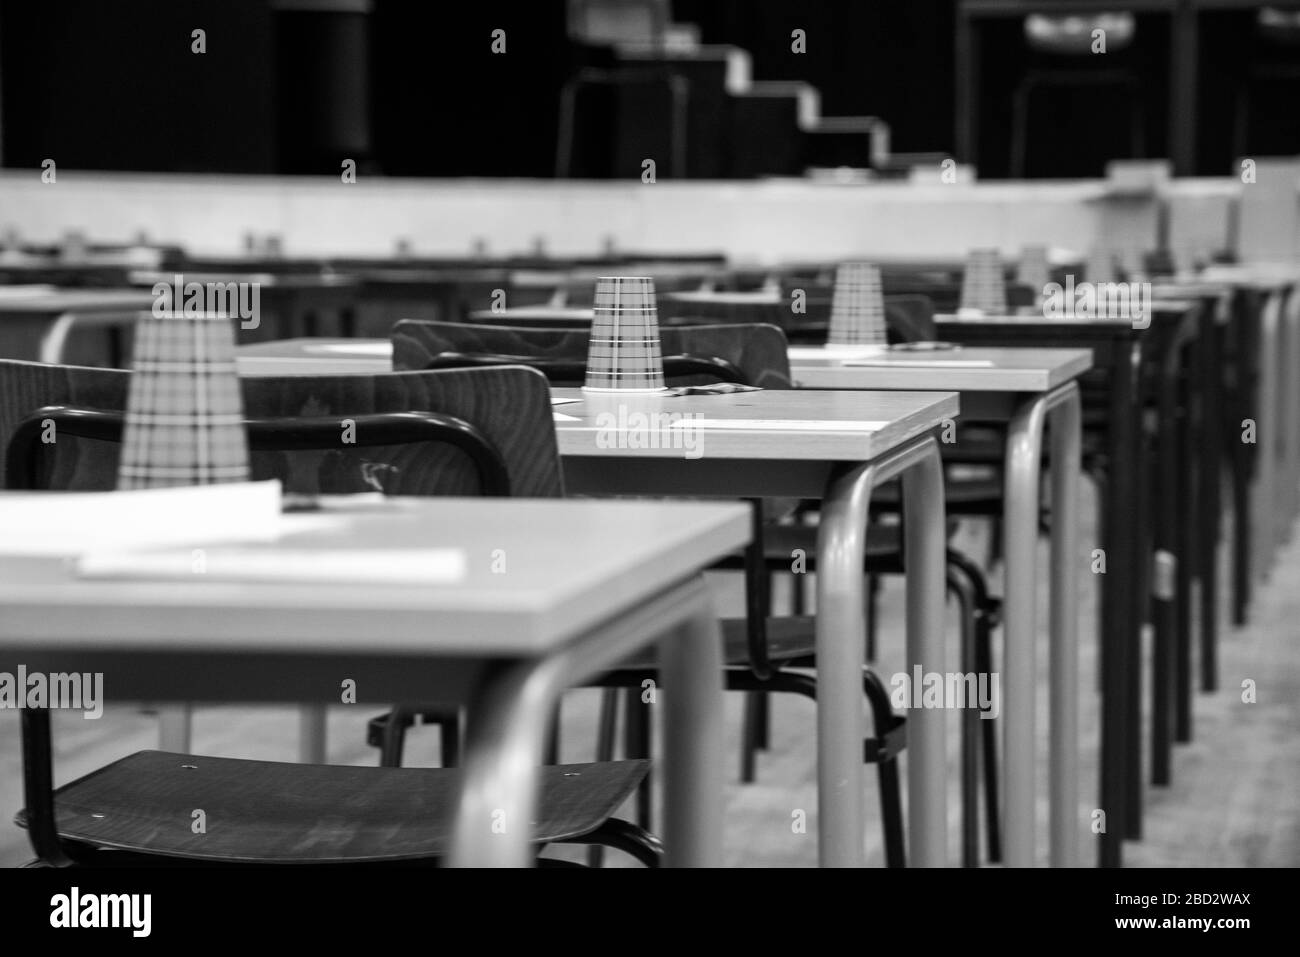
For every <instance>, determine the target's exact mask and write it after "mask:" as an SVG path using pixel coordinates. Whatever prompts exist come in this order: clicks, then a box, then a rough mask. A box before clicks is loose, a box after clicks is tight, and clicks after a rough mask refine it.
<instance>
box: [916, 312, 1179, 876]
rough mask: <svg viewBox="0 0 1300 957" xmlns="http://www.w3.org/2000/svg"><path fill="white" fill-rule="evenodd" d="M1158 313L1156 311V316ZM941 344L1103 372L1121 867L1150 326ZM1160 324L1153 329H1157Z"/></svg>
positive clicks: (1115, 810) (1053, 327)
mask: <svg viewBox="0 0 1300 957" xmlns="http://www.w3.org/2000/svg"><path fill="white" fill-rule="evenodd" d="M1153 312H1157V313H1158V312H1159V307H1155V308H1154V309H1153ZM935 324H936V329H937V335H938V336H939V338H940V339H945V340H953V341H957V342H961V343H963V344H964V345H979V346H993V347H1000V346H1008V345H1017V346H1036V347H1037V346H1041V347H1066V346H1068V347H1072V348H1078V347H1087V348H1090V349H1092V354H1093V363H1094V365H1095V366H1096V367H1097V368H1098V369H1099V370H1104V371H1105V373H1106V388H1107V399H1106V401H1107V430H1106V433H1107V448H1106V451H1107V459H1108V461H1109V463H1110V472H1109V475H1108V478H1107V482H1106V487H1105V493H1104V504H1103V514H1104V520H1103V523H1102V524H1103V531H1102V535H1103V536H1104V537H1103V539H1102V547H1103V548H1104V550H1105V554H1106V563H1107V565H1106V567H1107V572H1106V575H1105V577H1104V579H1103V581H1102V590H1101V621H1100V629H1101V661H1102V719H1101V736H1102V748H1101V750H1102V761H1101V764H1102V768H1101V800H1100V803H1099V804H1098V807H1099V808H1100V809H1101V810H1102V811H1104V813H1105V814H1106V831H1105V832H1104V833H1102V834H1100V835H1099V842H1100V848H1099V852H1098V854H1099V861H1100V863H1101V864H1102V866H1112V867H1115V866H1119V864H1120V861H1121V857H1122V853H1121V847H1122V845H1121V842H1122V840H1123V838H1124V837H1126V836H1127V837H1133V838H1136V837H1140V836H1141V830H1140V826H1141V825H1140V820H1141V818H1140V816H1141V794H1142V790H1141V789H1142V780H1141V761H1142V755H1141V751H1142V749H1141V739H1140V737H1139V734H1138V731H1139V729H1140V711H1139V708H1138V703H1139V701H1140V695H1141V684H1140V673H1139V670H1138V669H1137V668H1136V667H1135V666H1136V665H1137V664H1138V662H1139V660H1140V659H1139V658H1138V656H1137V652H1136V649H1137V648H1138V647H1139V641H1140V631H1139V622H1140V621H1141V611H1140V609H1141V586H1140V583H1142V582H1145V581H1146V579H1147V577H1148V576H1147V575H1146V574H1145V571H1144V569H1143V567H1142V566H1143V559H1142V557H1141V549H1140V544H1141V543H1140V541H1139V536H1138V534H1137V532H1138V531H1139V527H1138V526H1139V525H1140V523H1138V522H1135V521H1134V519H1135V516H1138V515H1140V514H1141V513H1140V511H1139V507H1138V503H1139V501H1140V499H1139V492H1140V480H1139V477H1140V476H1141V475H1143V474H1144V472H1143V462H1144V461H1145V450H1144V445H1143V443H1142V442H1141V441H1140V435H1139V429H1138V428H1137V421H1136V420H1137V415H1136V414H1135V410H1136V409H1137V408H1138V407H1139V404H1140V396H1141V392H1142V387H1143V380H1142V371H1143V358H1144V354H1145V353H1146V352H1147V351H1149V349H1150V345H1149V338H1150V336H1149V333H1150V331H1151V330H1150V326H1148V327H1139V326H1135V325H1133V324H1132V323H1131V322H1128V321H1117V320H1107V319H1069V320H1066V319H1051V320H1048V319H1044V318H1043V317H1042V316H1032V315H1028V316H982V317H969V318H968V317H958V316H945V315H939V316H936V317H935ZM1153 325H1154V323H1153Z"/></svg>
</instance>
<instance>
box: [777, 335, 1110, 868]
mask: <svg viewBox="0 0 1300 957" xmlns="http://www.w3.org/2000/svg"><path fill="white" fill-rule="evenodd" d="M855 363H861V364H855ZM790 364H791V373H792V374H793V376H794V378H795V380H796V382H797V384H798V385H799V386H801V387H803V388H813V389H955V390H958V391H960V392H961V393H962V396H961V401H962V418H963V419H965V420H967V421H975V422H980V421H999V422H1010V423H1011V424H1010V428H1009V431H1008V434H1007V444H1006V451H1005V457H1004V468H1005V471H1004V481H1005V485H1006V489H1005V496H1004V506H1003V507H1004V512H1003V521H1004V527H1005V535H1006V547H1005V555H1006V596H1005V598H1004V603H1003V627H1004V629H1005V635H1006V638H1005V642H1006V645H1005V647H1006V651H1005V653H1004V659H1003V660H1004V662H1005V664H1004V670H1005V671H1006V681H1005V684H1004V687H1003V700H1004V714H1005V721H1006V724H1005V747H1004V752H1005V755H1006V757H1005V762H1004V766H1005V776H1006V786H1005V794H1006V806H1005V818H1004V824H1003V833H1004V842H1005V860H1006V863H1007V864H1008V865H1009V866H1011V867H1026V866H1032V864H1033V862H1034V819H1035V816H1036V815H1035V803H1036V802H1035V788H1034V749H1035V747H1036V735H1035V723H1036V721H1035V713H1036V707H1035V698H1036V680H1037V679H1036V666H1035V655H1036V653H1037V642H1036V640H1035V639H1036V637H1037V634H1036V633H1037V628H1036V626H1035V616H1034V599H1035V596H1036V594H1037V583H1036V578H1037V571H1038V561H1037V556H1036V548H1035V545H1036V543H1037V539H1038V517H1039V500H1038V498H1039V496H1038V475H1039V468H1040V462H1041V451H1042V445H1043V426H1044V425H1045V423H1046V422H1047V420H1048V419H1049V418H1050V420H1051V422H1052V433H1051V434H1052V449H1051V451H1052V459H1051V464H1052V482H1053V484H1052V510H1053V518H1052V543H1051V556H1052V557H1051V564H1052V572H1051V578H1052V581H1051V626H1050V634H1051V637H1050V644H1049V648H1050V652H1049V654H1050V657H1051V662H1050V674H1051V678H1050V685H1051V746H1050V754H1051V761H1050V766H1051V784H1050V788H1049V790H1050V795H1051V798H1050V807H1051V811H1050V816H1051V827H1050V833H1051V851H1050V860H1051V863H1052V865H1053V866H1057V867H1071V866H1075V864H1076V858H1077V851H1078V847H1077V845H1078V830H1079V801H1078V790H1079V767H1078V760H1079V759H1078V745H1079V742H1078V593H1077V589H1078V582H1077V580H1076V577H1075V575H1076V570H1077V551H1078V547H1077V546H1078V525H1079V514H1078V507H1079V487H1078V483H1079V469H1080V442H1081V438H1080V436H1081V420H1080V401H1079V387H1078V385H1077V384H1076V383H1075V379H1076V378H1077V377H1078V376H1080V375H1081V374H1083V373H1084V372H1086V371H1087V370H1088V369H1090V368H1091V367H1092V354H1091V353H1090V352H1089V351H1088V350H1086V349H1018V348H998V349H980V348H974V349H966V348H963V349H958V350H954V351H951V352H939V353H913V352H890V353H886V354H884V355H881V356H877V357H870V358H864V359H851V358H845V357H844V355H843V354H842V353H837V352H830V351H828V350H826V349H824V348H821V347H794V346H792V347H791V349H790Z"/></svg>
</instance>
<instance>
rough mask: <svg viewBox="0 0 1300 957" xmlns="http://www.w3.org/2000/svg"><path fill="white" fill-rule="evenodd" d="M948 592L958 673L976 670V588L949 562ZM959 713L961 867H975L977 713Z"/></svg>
mask: <svg viewBox="0 0 1300 957" xmlns="http://www.w3.org/2000/svg"><path fill="white" fill-rule="evenodd" d="M947 577H948V582H947V584H948V592H949V594H951V595H952V596H953V597H954V598H956V599H957V605H958V607H959V609H960V612H961V626H960V628H961V670H962V671H963V672H964V673H966V674H970V673H971V672H973V671H975V670H976V669H975V589H974V587H973V586H972V585H971V583H970V579H968V578H967V577H966V576H965V575H964V574H963V573H962V570H961V568H960V567H958V566H956V565H953V564H952V563H951V562H949V563H948V568H947ZM966 705H967V706H966V707H965V708H963V709H962V712H961V858H962V867H978V866H979V856H980V835H979V753H978V750H977V748H976V740H977V739H978V737H979V727H978V725H979V720H980V716H979V712H978V711H977V710H975V709H974V708H972V707H970V702H966Z"/></svg>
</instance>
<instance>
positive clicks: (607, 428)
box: [551, 389, 959, 462]
mask: <svg viewBox="0 0 1300 957" xmlns="http://www.w3.org/2000/svg"><path fill="white" fill-rule="evenodd" d="M551 392H552V395H554V396H555V397H557V398H562V399H578V400H579V401H577V402H574V403H571V404H562V405H557V406H556V407H555V411H556V412H557V413H559V416H558V417H557V420H556V422H555V432H556V437H557V438H558V440H559V445H560V454H561V455H564V456H599V457H611V456H613V457H618V456H622V457H627V456H649V457H654V458H676V459H682V458H687V457H689V456H687V455H686V454H685V452H686V451H689V450H691V445H690V444H688V443H682V442H674V439H673V437H674V435H675V434H676V433H677V432H680V431H689V432H691V433H692V436H691V438H692V439H693V440H695V441H697V442H698V447H699V449H700V451H701V454H702V457H705V458H715V459H720V458H726V459H777V460H783V461H788V460H798V459H802V460H806V461H849V462H864V461H869V460H871V459H874V458H877V457H879V456H881V455H883V454H885V453H886V452H888V451H890V450H891V449H893V448H896V447H897V446H899V445H901V444H902V443H904V442H906V441H907V440H909V439H911V438H914V437H915V436H917V435H920V434H921V433H923V432H926V431H928V430H929V429H933V428H935V427H937V426H939V425H941V424H942V423H943V421H944V420H945V419H950V418H955V417H956V416H957V414H958V409H959V403H958V399H957V394H956V393H954V392H892V391H882V392H867V391H856V392H831V391H826V392H820V391H815V390H811V389H809V390H800V389H766V390H763V391H760V392H740V393H733V394H730V395H689V396H675V395H663V394H659V395H655V394H644V393H634V394H625V393H594V392H585V391H583V390H581V389H552V390H551ZM652 416H653V417H660V418H658V419H650V418H649V417H652ZM683 417H689V418H688V419H683ZM647 423H648V424H647ZM657 423H664V424H657ZM647 436H648V437H649V439H650V442H647ZM656 438H657V440H658V441H657V442H656V443H655V444H658V445H660V446H661V447H658V448H654V447H650V448H646V447H645V446H646V445H647V444H651V443H652V442H655V440H656Z"/></svg>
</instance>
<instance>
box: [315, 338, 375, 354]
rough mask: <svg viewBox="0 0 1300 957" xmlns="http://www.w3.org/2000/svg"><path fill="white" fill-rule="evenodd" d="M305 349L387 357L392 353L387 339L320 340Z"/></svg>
mask: <svg viewBox="0 0 1300 957" xmlns="http://www.w3.org/2000/svg"><path fill="white" fill-rule="evenodd" d="M307 351H308V352H328V353H335V354H338V355H350V356H380V357H383V358H389V357H391V356H392V354H393V344H392V343H391V342H389V341H387V340H385V341H383V342H361V341H357V342H322V343H319V344H313V345H309V346H307Z"/></svg>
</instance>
